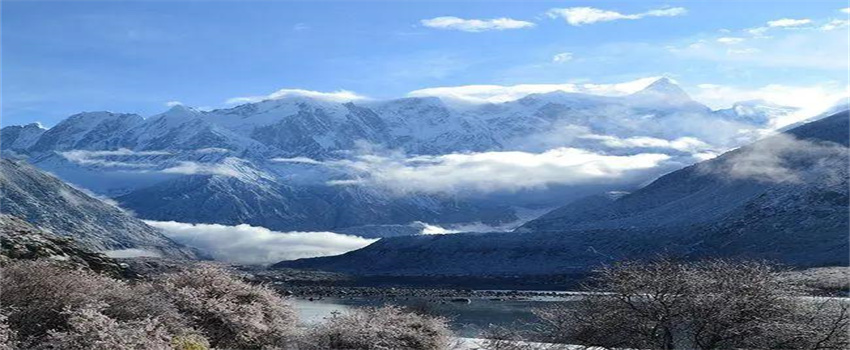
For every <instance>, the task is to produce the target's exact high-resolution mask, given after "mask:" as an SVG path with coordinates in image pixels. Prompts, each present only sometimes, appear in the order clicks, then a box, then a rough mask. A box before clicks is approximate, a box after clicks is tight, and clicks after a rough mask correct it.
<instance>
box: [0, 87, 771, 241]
mask: <svg viewBox="0 0 850 350" xmlns="http://www.w3.org/2000/svg"><path fill="white" fill-rule="evenodd" d="M742 111H743V110H742ZM763 111H764V112H763ZM776 111H777V110H776V109H771V108H767V107H765V108H759V107H758V106H755V107H753V108H750V109H747V110H746V111H743V112H746V113H743V112H742V113H741V114H738V111H737V110H735V109H733V110H730V111H711V110H710V109H709V108H707V107H705V106H703V105H701V104H699V103H697V102H694V101H693V100H691V99H690V98H689V97H688V96H687V94H685V93H684V91H682V90H681V88H679V87H678V86H676V85H675V84H674V83H673V82H672V81H670V80H668V79H659V80H658V81H656V82H654V83H652V84H650V85H649V86H647V88H646V89H644V90H641V91H638V92H635V93H634V94H631V95H625V96H599V95H590V94H585V93H565V92H553V93H544V94H532V95H528V96H526V97H523V98H520V99H518V100H514V101H508V102H504V103H488V104H482V105H479V106H474V107H466V108H456V107H454V106H451V105H449V104H446V103H444V101H442V100H440V99H439V98H434V97H409V98H402V99H396V100H388V101H371V100H367V101H355V102H335V101H326V100H321V99H316V98H310V97H305V96H284V97H282V98H278V99H269V100H264V101H260V102H254V103H247V104H242V105H239V106H236V107H233V108H226V109H217V110H212V111H201V110H197V109H194V108H191V107H186V106H182V105H177V106H174V107H172V108H171V109H169V110H168V111H166V112H164V113H161V114H158V115H154V116H151V117H148V118H142V117H141V116H138V115H135V114H119V113H111V112H89V113H80V114H76V115H73V116H71V117H69V118H67V119H66V120H64V121H62V122H60V123H59V124H57V125H56V126H54V127H52V128H50V129H47V130H42V129H35V128H33V127H30V126H28V127H17V126H10V127H5V128H3V129H2V137H1V138H2V140H3V150H4V151H14V152H15V153H18V154H22V155H24V156H26V157H27V158H28V160H29V161H30V162H31V163H32V164H34V165H35V166H37V167H39V168H41V169H43V170H46V171H49V172H51V173H53V174H56V175H57V176H59V177H60V178H62V179H63V180H65V181H68V182H70V183H73V184H75V185H78V186H82V187H84V188H87V189H90V190H92V191H94V192H96V193H98V194H101V195H106V196H109V197H113V198H116V199H118V200H119V202H121V204H122V205H124V206H127V207H128V208H129V209H131V210H133V211H135V212H136V213H139V214H140V215H142V216H143V218H145V219H151V220H185V221H190V222H208V221H207V220H214V221H212V222H211V223H223V224H232V223H239V222H240V220H248V223H251V224H254V225H262V224H264V223H266V224H268V223H275V224H274V225H276V226H274V227H270V228H272V229H278V230H289V229H293V228H295V227H298V228H302V229H317V230H319V229H321V230H326V229H332V228H341V227H346V226H340V225H350V226H364V225H373V224H409V223H410V222H413V221H428V220H448V221H443V222H447V223H463V222H476V221H481V222H485V223H490V224H500V223H506V222H512V221H514V220H516V216H515V215H513V214H511V210H510V206H511V205H513V204H515V203H511V202H510V201H511V200H513V199H510V198H507V201H506V202H505V203H504V205H502V204H498V205H494V204H493V203H492V202H493V201H491V200H487V199H486V198H479V199H470V198H466V197H465V195H462V194H459V193H417V192H415V191H414V192H410V191H401V192H399V191H395V190H393V189H387V188H380V187H374V186H371V185H368V184H369V183H370V182H368V181H362V179H363V177H364V176H366V177H370V176H378V177H380V176H381V174H380V173H373V172H376V171H377V172H381V171H387V170H388V169H389V170H398V169H397V168H398V167H409V166H418V165H421V164H422V162H423V161H424V160H426V159H427V162H432V163H433V162H451V161H454V159H456V158H457V157H458V156H456V155H460V156H462V157H466V158H470V159H472V160H475V161H478V158H474V156H475V155H476V154H478V153H481V152H525V153H523V154H526V155H528V156H536V155H545V154H546V153H545V152H546V151H549V150H551V149H556V148H559V147H570V148H575V149H578V150H587V151H588V152H595V153H597V154H599V155H600V156H606V155H610V156H630V155H636V154H641V153H645V152H655V153H658V154H661V153H663V154H667V156H665V157H666V158H670V159H671V160H670V161H665V162H664V163H663V164H662V165H663V166H662V167H660V168H658V169H656V170H651V171H650V170H648V171H646V172H645V174H644V173H642V175H635V176H638V178H628V179H627V180H621V181H620V182H616V181H615V182H613V183H609V184H607V185H603V187H604V186H608V187H605V188H601V189H600V190H602V191H611V190H631V189H633V187H634V186H636V185H637V184H638V183H640V182H642V181H646V180H649V179H651V178H652V177H654V176H658V175H660V174H662V173H663V172H666V171H670V170H673V169H675V168H678V167H681V166H682V165H687V164H690V163H693V162H695V161H698V160H699V159H703V158H704V157H706V155H708V156H710V155H711V154H714V153H717V152H719V151H722V150H725V149H729V148H731V147H735V146H738V145H740V144H742V143H743V142H746V141H749V140H752V139H753V138H755V137H759V136H760V135H761V134H762V132H763V128H764V127H766V125H767V124H766V121H768V120H770V119H771V118H774V117H775V115H774V114H770V113H780V112H781V110H780V112H776ZM760 113H762V114H764V115H762V114H760ZM765 113H766V114H765ZM768 114H769V115H768ZM760 115H761V116H760ZM708 126H710V127H708ZM24 129H26V130H27V131H26V132H23V130H24ZM21 135H23V136H21ZM7 140H9V141H7ZM683 140H684V141H683ZM682 142H687V143H688V144H689V145H695V146H693V147H692V146H688V147H683V146H680V145H679V144H680V143H682ZM494 155H495V154H494ZM419 156H433V158H422V157H419ZM293 159H297V160H300V161H297V162H296V161H292V160H293ZM653 159H662V158H661V157H660V156H656V157H655V158H653ZM388 162H389V163H388ZM427 162H426V164H427ZM440 164H442V163H438V164H437V165H435V166H441V165H440ZM401 171H408V170H405V169H401ZM409 171H417V170H416V168H411V169H410V170H409ZM213 189H215V191H213ZM532 190H534V189H532ZM565 191H566V190H562V191H560V192H558V191H552V193H551V194H537V195H536V196H538V197H540V198H541V201H539V203H540V204H536V205H543V204H542V203H546V205H550V204H549V203H557V201H565V200H568V199H569V198H561V197H560V196H562V195H563V194H564V193H565ZM583 191H585V192H586V191H589V190H588V189H586V190H583ZM166 192H168V193H166ZM571 192H576V193H583V192H582V191H571ZM169 193H170V194H169ZM174 193H177V194H180V196H178V197H175V196H174V195H173V194H174ZM222 193H226V195H224V194H222ZM399 193H403V195H402V196H400V195H399ZM246 196H247V197H246ZM255 196H258V198H260V199H259V200H255V199H252V197H255ZM509 197H510V196H509ZM519 197H521V196H520V194H516V195H514V196H513V197H511V198H519ZM178 198H182V199H186V198H192V200H191V201H184V200H182V199H178ZM213 200H215V201H221V202H222V204H220V205H216V206H215V209H214V210H213V209H210V210H211V212H210V213H200V212H199V211H198V210H197V209H196V208H195V206H196V205H197V203H199V201H200V203H204V202H206V201H213ZM299 201H300V202H299ZM181 203H182V204H181ZM259 203H269V205H270V208H275V209H268V208H266V209H261V208H260V206H259ZM337 203H343V204H337ZM387 203H389V204H387ZM561 203H562V202H561ZM298 206H303V207H304V208H312V209H311V210H313V212H311V213H306V212H301V209H298ZM202 207H203V206H202ZM363 207H372V209H363ZM164 208H168V209H164ZM316 208H336V209H323V210H319V211H316ZM208 209H209V208H208ZM355 213H356V214H357V215H360V216H361V217H362V218H360V219H356V218H355V217H356V215H354V214H355ZM305 222H311V223H313V225H312V226H310V225H307V226H305V225H304V223H305ZM430 222H433V221H430Z"/></svg>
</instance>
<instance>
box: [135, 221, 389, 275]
mask: <svg viewBox="0 0 850 350" xmlns="http://www.w3.org/2000/svg"><path fill="white" fill-rule="evenodd" d="M145 222H146V223H147V224H148V225H151V226H153V227H156V228H159V229H161V230H162V231H163V232H164V233H165V235H166V236H168V237H170V238H171V239H173V240H175V241H177V242H179V243H182V244H185V245H187V246H191V247H195V248H198V249H201V250H203V251H205V252H207V253H209V254H210V255H212V257H213V258H215V259H216V260H221V261H227V262H233V263H239V264H270V263H275V262H278V261H281V260H292V259H300V258H311V257H317V256H327V255H338V254H342V253H345V252H348V251H352V250H356V249H360V248H363V247H365V246H367V245H369V244H372V243H373V242H375V241H376V240H375V239H366V238H361V237H357V236H349V235H342V234H338V233H334V232H278V231H272V230H269V229H267V228H263V227H257V226H250V225H244V224H243V225H236V226H227V225H218V224H189V223H182V222H175V221H145Z"/></svg>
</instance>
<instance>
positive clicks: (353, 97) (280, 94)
mask: <svg viewBox="0 0 850 350" xmlns="http://www.w3.org/2000/svg"><path fill="white" fill-rule="evenodd" d="M287 97H308V98H313V99H317V100H323V101H331V102H349V101H358V100H364V99H366V97H365V96H362V95H358V94H356V93H354V92H351V91H348V90H338V91H334V92H321V91H312V90H303V89H280V90H278V91H275V92H273V93H271V94H268V95H265V96H245V97H233V98H229V99H227V101H225V103H227V104H240V103H253V102H260V101H264V100H278V99H282V98H287Z"/></svg>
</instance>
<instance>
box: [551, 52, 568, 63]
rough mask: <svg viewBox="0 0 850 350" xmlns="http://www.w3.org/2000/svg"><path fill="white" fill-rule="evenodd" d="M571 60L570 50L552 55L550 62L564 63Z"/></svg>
mask: <svg viewBox="0 0 850 350" xmlns="http://www.w3.org/2000/svg"><path fill="white" fill-rule="evenodd" d="M572 60H573V54H572V53H570V52H561V53H559V54H556V55H555V56H552V62H554V63H565V62H569V61H572Z"/></svg>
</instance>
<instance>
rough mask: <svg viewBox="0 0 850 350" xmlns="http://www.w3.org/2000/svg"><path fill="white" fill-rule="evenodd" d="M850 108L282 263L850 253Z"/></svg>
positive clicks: (496, 270) (399, 267)
mask: <svg viewBox="0 0 850 350" xmlns="http://www.w3.org/2000/svg"><path fill="white" fill-rule="evenodd" d="M848 143H850V112H847V111H845V112H841V113H838V114H835V115H832V116H829V117H827V118H824V119H821V120H818V121H815V122H811V123H808V124H805V125H802V126H799V127H796V128H794V129H791V130H789V131H787V132H784V133H780V134H777V135H774V136H771V137H768V138H765V139H763V140H760V141H758V142H755V143H753V144H751V145H747V146H744V147H741V148H739V149H736V150H733V151H731V152H728V153H725V154H723V155H721V156H719V157H717V158H715V159H711V160H708V161H704V162H700V163H697V164H695V165H693V166H689V167H686V168H684V169H681V170H678V171H675V172H672V173H670V174H667V175H665V176H663V177H661V178H659V179H658V180H656V181H654V182H652V183H651V184H649V185H647V186H645V187H643V188H641V189H639V190H637V191H635V192H633V193H630V194H626V195H623V196H619V197H614V198H612V197H604V196H597V197H592V198H587V199H585V200H582V201H578V202H575V203H573V204H570V205H567V206H565V207H562V208H559V209H556V210H554V211H552V212H550V213H548V214H546V215H543V216H542V217H540V218H538V219H536V220H532V221H530V222H528V223H526V224H525V225H523V226H522V227H520V228H519V229H517V230H516V231H515V232H510V233H490V234H455V235H441V236H417V237H394V238H385V239H382V240H380V241H378V242H376V243H374V244H372V245H370V246H367V247H365V248H363V249H360V250H357V251H353V252H349V253H346V254H343V255H339V256H334V257H323V258H313V259H301V260H295V261H285V262H281V263H278V264H277V265H276V266H278V267H289V268H315V269H321V270H327V271H337V272H348V273H359V274H390V275H467V274H469V275H487V274H492V275H516V274H528V275H532V274H560V273H573V272H582V271H586V270H587V269H589V268H592V267H594V266H598V265H599V264H603V263H608V262H613V261H616V260H621V259H641V258H651V257H655V256H657V255H659V254H666V255H672V256H677V257H681V258H686V259H688V258H699V257H706V256H715V257H716V256H721V257H731V258H745V259H770V260H774V261H778V262H781V263H786V264H791V265H795V266H821V265H846V264H848V257H847V249H848V240H847V232H848V230H850V224H848V216H847V211H848V207H850V194H849V193H848V178H849V177H850V174H848V166H850V164H849V163H848V156H850V149H848Z"/></svg>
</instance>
